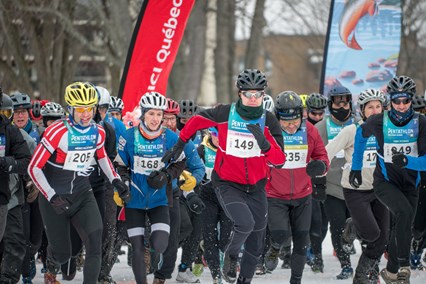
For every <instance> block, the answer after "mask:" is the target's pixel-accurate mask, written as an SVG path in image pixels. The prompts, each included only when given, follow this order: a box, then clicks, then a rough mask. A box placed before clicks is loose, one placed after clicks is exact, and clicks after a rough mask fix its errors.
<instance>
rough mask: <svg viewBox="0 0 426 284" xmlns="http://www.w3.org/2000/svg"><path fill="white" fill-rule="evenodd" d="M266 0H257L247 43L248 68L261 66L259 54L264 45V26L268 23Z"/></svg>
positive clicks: (246, 63)
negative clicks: (265, 15)
mask: <svg viewBox="0 0 426 284" xmlns="http://www.w3.org/2000/svg"><path fill="white" fill-rule="evenodd" d="M265 1H266V0H256V6H255V9H254V15H253V20H252V22H251V31H250V38H249V39H248V43H247V50H246V58H245V62H244V63H245V66H246V68H259V66H258V65H259V62H258V60H259V55H260V54H261V52H260V49H261V46H262V38H263V28H264V27H265V25H266V22H265V17H264V11H265Z"/></svg>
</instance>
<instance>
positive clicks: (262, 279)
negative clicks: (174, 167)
mask: <svg viewBox="0 0 426 284" xmlns="http://www.w3.org/2000/svg"><path fill="white" fill-rule="evenodd" d="M355 246H356V249H357V254H356V255H353V256H351V261H352V266H353V267H354V269H355V267H356V264H357V263H358V258H359V255H360V251H361V248H360V246H359V243H358V242H356V243H355ZM123 249H124V250H126V247H123ZM323 254H324V264H325V267H324V273H318V274H315V273H313V272H312V271H311V269H310V267H308V266H305V271H304V274H303V278H302V283H308V284H310V283H318V284H320V283H321V284H322V283H328V284H331V283H336V284H349V283H352V279H348V280H336V278H335V276H336V275H337V274H339V273H340V266H339V263H338V261H337V258H335V257H334V256H333V255H332V246H331V241H330V237H329V235H327V238H326V239H325V240H324V243H323ZM179 255H180V253H179ZM119 258H120V263H117V264H115V266H114V268H113V270H112V277H113V279H114V280H115V281H116V282H117V284H134V283H136V282H135V281H134V278H133V273H132V269H131V267H129V266H127V256H126V255H121V256H120V257H119ZM178 259H180V258H178ZM385 263H386V261H385V260H382V262H381V265H380V269H381V268H383V267H384V265H385ZM280 267H281V261H280V264H279V266H278V268H277V269H276V270H275V271H274V272H273V273H272V274H267V275H263V276H255V278H254V279H253V281H252V283H254V284H256V283H262V284H270V283H288V282H289V279H290V270H287V269H281V268H280ZM40 269H41V264H37V276H36V278H35V279H34V283H35V284H41V283H43V274H41V273H40ZM176 273H177V272H176V270H175V273H174V275H173V278H172V279H170V280H167V281H166V283H179V282H177V281H176V280H175V279H176ZM82 277H83V275H82V273H81V272H78V273H77V275H76V277H75V280H74V281H69V282H68V281H61V279H60V278H61V277H60V275H58V280H59V281H61V283H75V284H77V283H82V282H83V281H82V279H83V278H82ZM152 279H153V276H152V275H148V283H152ZM200 282H201V283H212V281H211V277H210V272H209V271H208V269H205V270H204V273H203V275H202V276H201V278H200ZM381 282H382V283H384V282H383V281H381ZM424 283H426V271H412V276H411V284H424Z"/></svg>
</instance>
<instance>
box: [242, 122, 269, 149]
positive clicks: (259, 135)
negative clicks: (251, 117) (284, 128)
mask: <svg viewBox="0 0 426 284" xmlns="http://www.w3.org/2000/svg"><path fill="white" fill-rule="evenodd" d="M246 127H247V129H248V130H249V131H250V132H251V134H253V136H254V138H255V139H256V141H257V144H258V145H259V148H260V150H262V151H263V152H267V151H268V150H269V149H270V148H271V143H269V141H268V140H267V139H266V137H265V134H263V131H262V129H261V128H260V125H259V124H247V125H246Z"/></svg>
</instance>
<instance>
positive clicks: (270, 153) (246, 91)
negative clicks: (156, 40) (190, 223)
mask: <svg viewBox="0 0 426 284" xmlns="http://www.w3.org/2000/svg"><path fill="white" fill-rule="evenodd" d="M266 85H267V81H266V78H265V75H264V74H263V73H262V72H260V71H259V70H256V69H247V70H244V71H243V72H241V73H240V74H239V75H238V79H237V88H238V96H239V100H238V102H237V103H233V104H231V105H219V106H217V107H215V108H212V109H208V110H205V111H202V112H200V113H198V114H197V115H195V116H193V117H192V118H191V119H190V120H189V121H188V122H187V123H186V125H185V127H184V128H183V129H182V130H181V132H180V139H179V140H178V142H177V143H176V145H175V146H174V147H173V150H172V151H171V152H170V153H166V155H165V156H164V158H163V160H165V161H166V160H168V159H171V158H172V159H177V158H178V157H179V155H180V154H181V153H182V150H183V147H184V146H185V143H186V142H187V141H188V140H190V138H191V137H192V135H193V134H194V133H195V132H196V131H197V130H200V129H205V128H209V127H216V128H217V130H218V134H219V147H218V149H217V154H216V160H215V164H214V170H213V173H212V176H211V179H212V183H213V186H214V188H215V191H216V195H217V197H218V200H219V202H220V204H221V206H222V207H223V209H224V211H225V213H226V215H227V216H228V217H229V218H230V219H231V220H232V221H233V223H234V228H233V229H234V230H233V233H232V235H231V239H230V242H229V244H228V246H227V248H226V251H225V262H224V267H223V271H222V274H223V278H224V279H225V280H226V281H227V282H229V283H234V282H235V280H236V278H237V275H236V271H237V257H238V254H239V253H240V250H241V247H242V245H243V244H244V248H245V251H244V255H243V257H242V260H241V269H240V275H239V277H238V283H250V282H251V280H252V277H253V275H254V271H255V269H256V264H257V261H258V258H259V256H260V255H261V253H262V249H263V244H264V239H265V228H266V222H267V200H266V194H265V185H266V181H267V179H266V175H267V171H268V170H269V166H268V165H272V166H278V167H281V166H282V165H283V163H284V161H285V156H284V153H283V150H282V149H283V137H282V134H281V129H280V125H279V123H278V121H277V119H276V118H275V117H274V115H273V114H272V113H270V112H267V111H265V110H264V109H263V105H262V100H263V96H264V95H265V92H264V90H265V88H266Z"/></svg>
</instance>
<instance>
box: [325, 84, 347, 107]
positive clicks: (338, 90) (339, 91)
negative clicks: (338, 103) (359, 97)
mask: <svg viewBox="0 0 426 284" xmlns="http://www.w3.org/2000/svg"><path fill="white" fill-rule="evenodd" d="M336 96H349V104H350V107H351V109H352V93H351V91H349V89H348V88H346V87H344V86H336V87H334V88H333V89H331V90H330V91H329V92H328V109H329V110H330V111H331V109H332V107H331V105H332V104H333V98H334V97H336Z"/></svg>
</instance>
